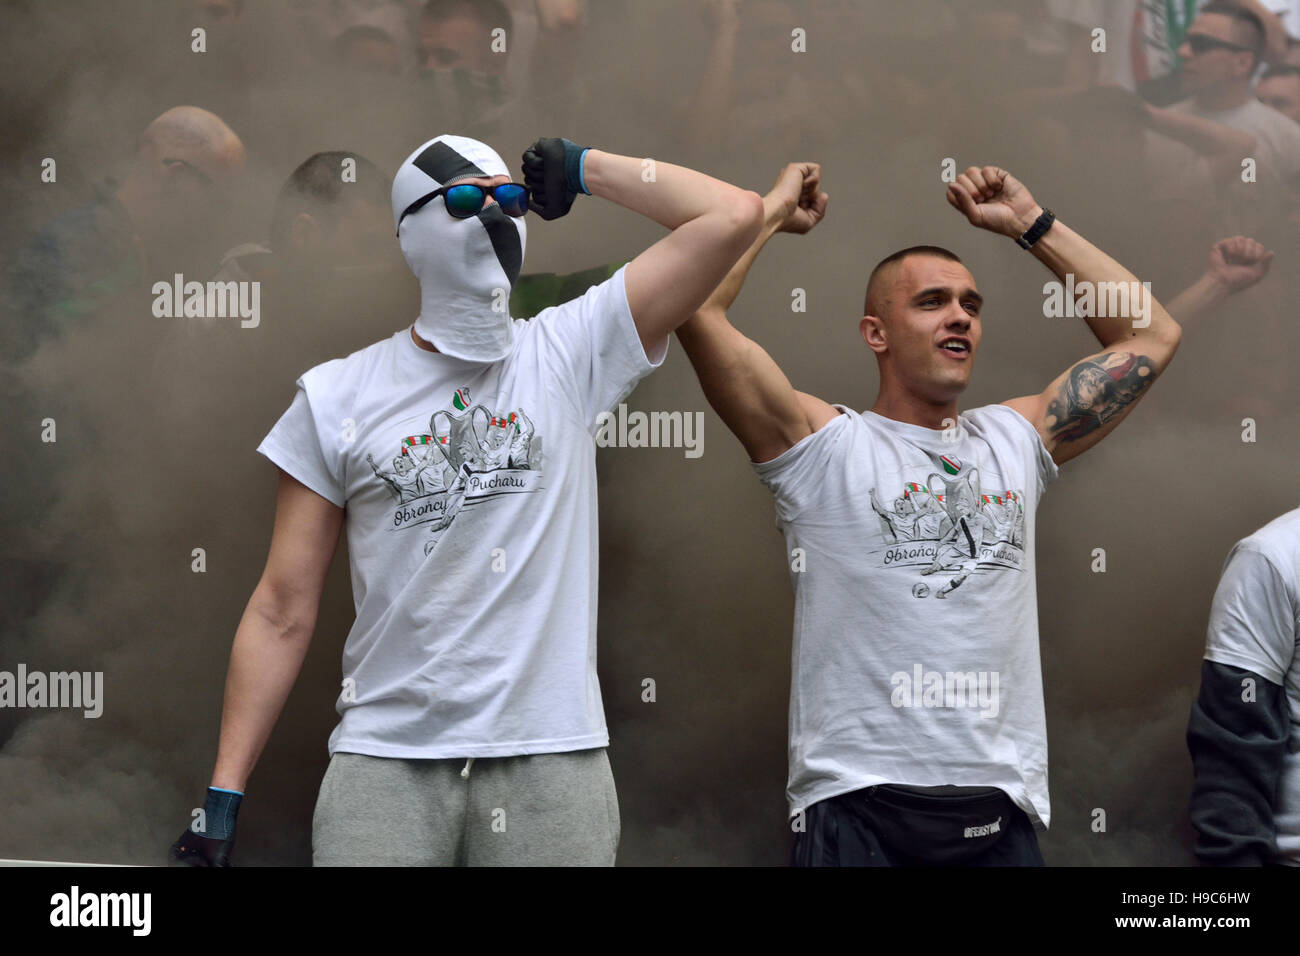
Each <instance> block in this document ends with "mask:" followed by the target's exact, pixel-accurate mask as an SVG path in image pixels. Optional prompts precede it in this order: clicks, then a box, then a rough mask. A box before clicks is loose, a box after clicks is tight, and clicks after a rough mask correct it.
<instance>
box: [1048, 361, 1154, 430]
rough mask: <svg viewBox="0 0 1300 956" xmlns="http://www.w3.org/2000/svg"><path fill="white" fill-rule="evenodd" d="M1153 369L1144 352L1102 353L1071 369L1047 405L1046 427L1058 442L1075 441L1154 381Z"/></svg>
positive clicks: (1098, 426) (1123, 408) (1121, 410)
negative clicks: (1137, 353)
mask: <svg viewBox="0 0 1300 956" xmlns="http://www.w3.org/2000/svg"><path fill="white" fill-rule="evenodd" d="M1155 377H1156V369H1155V366H1154V365H1152V363H1151V360H1150V359H1148V358H1147V357H1146V356H1145V355H1134V354H1133V353H1131V352H1104V353H1102V354H1101V355H1099V356H1097V357H1096V358H1088V359H1084V360H1083V361H1082V362H1079V363H1078V364H1077V365H1075V366H1074V367H1073V368H1071V369H1070V372H1069V374H1068V375H1067V377H1066V379H1065V381H1064V382H1063V383H1062V384H1061V387H1060V388H1059V389H1058V390H1057V392H1056V394H1055V395H1054V396H1052V399H1051V401H1050V402H1049V403H1048V405H1047V423H1046V424H1047V430H1048V432H1049V433H1050V434H1051V436H1052V438H1053V440H1055V441H1057V442H1066V441H1077V440H1078V439H1080V438H1083V437H1084V436H1085V435H1089V434H1091V433H1092V432H1095V431H1096V430H1097V429H1099V428H1102V427H1104V426H1105V425H1106V423H1107V422H1109V421H1110V420H1111V419H1113V418H1115V417H1116V416H1117V415H1122V414H1123V413H1124V412H1125V411H1126V410H1127V409H1128V407H1129V406H1130V405H1132V404H1133V403H1134V402H1136V401H1137V400H1138V399H1139V398H1141V397H1142V393H1143V392H1145V391H1146V390H1147V387H1148V386H1150V384H1151V383H1152V382H1153V381H1155Z"/></svg>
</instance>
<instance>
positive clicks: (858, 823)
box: [790, 784, 1044, 866]
mask: <svg viewBox="0 0 1300 956" xmlns="http://www.w3.org/2000/svg"><path fill="white" fill-rule="evenodd" d="M790 862H791V865H792V866H1043V865H1044V864H1043V855H1042V853H1041V852H1039V849H1038V835H1037V834H1036V833H1035V832H1034V825H1033V823H1032V822H1031V821H1030V819H1029V817H1028V815H1027V814H1026V813H1025V812H1024V811H1023V810H1021V809H1020V808H1019V807H1017V806H1016V805H1015V804H1014V803H1012V802H1011V798H1010V797H1008V796H1007V795H1006V793H1004V792H1003V791H1001V790H998V789H996V788H993V787H960V788H959V787H898V786H895V785H892V784H880V785H878V786H873V787H866V788H864V789H862V790H854V791H852V792H851V793H844V794H840V795H839V796H837V797H831V798H829V799H827V800H821V801H819V802H817V803H814V804H813V805H812V806H810V807H808V809H807V810H806V811H804V818H803V829H802V830H798V829H796V831H795V843H794V852H793V854H792V856H791V861H790Z"/></svg>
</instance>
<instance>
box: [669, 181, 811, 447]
mask: <svg viewBox="0 0 1300 956" xmlns="http://www.w3.org/2000/svg"><path fill="white" fill-rule="evenodd" d="M820 185H821V168H820V167H819V166H818V165H817V164H815V163H792V164H791V165H789V166H786V167H785V169H783V170H782V171H781V174H780V176H778V177H777V182H776V185H775V186H774V187H773V188H772V191H771V192H769V193H768V194H767V195H766V196H764V197H763V227H762V229H761V230H760V232H759V234H758V237H757V239H755V240H754V243H753V244H752V245H751V246H750V247H749V249H748V250H747V251H746V252H745V254H744V255H742V256H741V257H740V259H739V261H737V262H736V264H735V265H734V266H732V268H731V270H730V271H729V272H728V273H727V275H726V277H725V278H723V280H722V282H721V283H720V284H719V285H718V287H717V288H716V289H714V290H713V293H712V294H711V295H710V296H709V298H708V301H706V302H705V303H704V304H703V305H702V306H701V307H700V308H699V310H698V311H697V312H696V313H695V315H693V316H692V317H691V319H690V321H688V322H687V323H686V324H685V325H683V326H681V327H680V328H679V329H678V330H677V338H678V340H679V341H680V342H681V344H682V348H683V349H685V351H686V355H687V357H688V358H690V360H691V365H693V366H694V367H695V373H696V375H697V376H699V379H700V385H701V387H702V388H703V389H704V394H705V397H706V398H708V400H709V404H710V405H712V406H713V409H714V411H716V412H717V413H718V415H719V417H720V418H721V419H722V420H723V422H725V423H726V425H727V427H728V428H730V429H731V431H732V432H733V433H734V434H735V436H736V437H737V438H739V439H740V441H741V444H743V445H744V446H745V450H746V451H747V452H748V453H749V457H750V459H751V460H753V461H757V462H762V461H771V460H772V459H773V458H775V457H777V456H778V455H780V454H781V453H782V452H784V451H785V450H786V449H788V448H790V447H791V446H792V445H794V444H795V443H796V442H797V441H799V440H800V439H801V438H803V437H805V436H806V435H810V434H812V433H813V432H814V431H816V430H817V429H819V428H821V427H822V426H823V425H825V424H826V423H827V422H829V421H830V420H831V419H833V418H834V417H835V415H836V412H835V409H834V408H832V407H831V406H830V405H828V404H827V403H826V402H823V401H822V400H820V399H818V398H814V397H813V396H811V395H806V394H804V393H802V392H797V391H795V389H794V386H793V385H791V384H790V380H789V379H787V378H786V377H785V373H783V372H782V371H781V369H780V368H779V367H778V366H777V364H776V362H774V361H772V357H771V356H770V355H768V354H767V352H765V351H764V350H763V349H762V347H760V346H759V345H758V344H756V343H755V342H753V341H751V340H750V339H748V338H746V337H745V336H744V335H742V334H741V333H740V332H738V331H737V330H736V329H735V328H734V327H732V325H731V323H730V322H729V321H728V319H727V310H728V309H729V308H730V307H731V305H732V303H733V302H735V300H736V296H737V295H739V293H740V288H741V286H742V285H743V284H744V282H745V276H746V275H747V274H748V273H749V268H750V266H751V265H753V263H754V259H755V258H757V256H758V253H759V251H760V250H761V249H762V248H763V246H764V245H765V244H766V242H767V240H769V239H771V238H772V236H774V235H775V234H776V233H778V232H793V233H805V232H807V231H808V230H810V229H812V227H813V226H814V225H816V224H817V223H818V222H819V221H820V220H821V218H822V216H824V215H825V213H826V203H827V201H828V198H829V197H828V196H827V195H826V193H823V192H819V188H820Z"/></svg>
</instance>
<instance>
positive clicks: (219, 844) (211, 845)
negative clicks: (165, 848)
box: [167, 830, 235, 866]
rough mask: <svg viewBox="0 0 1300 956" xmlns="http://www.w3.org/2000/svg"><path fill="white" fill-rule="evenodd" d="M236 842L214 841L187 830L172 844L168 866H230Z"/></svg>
mask: <svg viewBox="0 0 1300 956" xmlns="http://www.w3.org/2000/svg"><path fill="white" fill-rule="evenodd" d="M234 848H235V841H234V840H233V839H231V840H214V839H212V838H211V837H205V836H199V835H198V834H197V833H195V832H194V831H193V830H186V831H185V832H184V833H182V834H181V836H180V839H179V840H177V841H176V842H175V843H173V844H172V848H171V853H170V859H169V860H168V862H167V865H168V866H230V852H231V851H232V850H233V849H234Z"/></svg>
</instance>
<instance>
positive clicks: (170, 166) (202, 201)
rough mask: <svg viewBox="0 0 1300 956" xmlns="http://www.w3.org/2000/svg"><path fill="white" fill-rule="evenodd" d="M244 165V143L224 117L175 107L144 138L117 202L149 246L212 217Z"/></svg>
mask: <svg viewBox="0 0 1300 956" xmlns="http://www.w3.org/2000/svg"><path fill="white" fill-rule="evenodd" d="M244 164H245V154H244V144H243V143H242V142H241V141H240V139H239V137H238V136H236V135H235V132H234V130H232V129H231V128H230V127H229V126H227V125H226V124H225V122H224V121H223V120H222V119H221V117H219V116H217V115H216V114H214V113H209V112H208V111H207V110H204V109H199V108H198V107H197V106H174V107H172V108H171V109H169V110H167V111H166V112H165V113H163V114H162V115H161V116H159V117H158V118H157V119H155V120H154V121H153V122H151V123H150V124H149V125H148V126H146V127H145V129H144V132H142V133H141V134H140V139H139V141H138V145H137V148H136V153H135V156H134V158H133V159H132V161H131V163H130V165H129V167H128V169H127V171H126V174H125V176H124V177H123V178H122V182H121V185H120V186H119V187H118V189H117V193H116V195H117V199H118V201H119V202H121V203H122V205H123V206H124V207H125V208H126V211H127V213H128V214H129V215H130V216H131V221H132V224H133V226H134V227H135V230H136V233H137V234H138V235H139V236H140V238H141V239H142V240H143V241H144V243H145V245H146V247H148V246H150V245H152V244H154V243H156V242H165V241H168V240H169V239H170V237H171V236H173V235H174V234H175V233H176V232H177V230H178V229H181V228H188V229H189V230H191V231H192V230H193V228H194V224H195V223H196V222H197V221H199V220H200V218H201V217H205V216H208V215H210V214H211V213H213V212H214V211H215V210H216V209H217V208H218V204H219V202H220V198H221V193H222V191H223V188H224V187H226V186H228V185H229V184H231V183H232V182H233V181H234V180H236V179H237V178H238V177H239V175H240V174H241V173H243V171H244Z"/></svg>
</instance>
